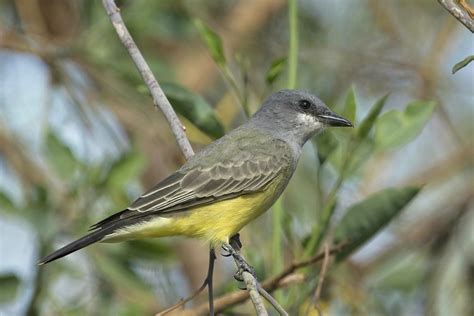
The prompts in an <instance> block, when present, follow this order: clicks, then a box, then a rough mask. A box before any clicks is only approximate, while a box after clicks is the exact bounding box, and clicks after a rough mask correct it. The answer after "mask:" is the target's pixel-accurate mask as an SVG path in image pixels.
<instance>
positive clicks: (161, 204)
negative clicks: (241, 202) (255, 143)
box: [92, 152, 290, 229]
mask: <svg viewBox="0 0 474 316" xmlns="http://www.w3.org/2000/svg"><path fill="white" fill-rule="evenodd" d="M251 156H252V157H251ZM256 156H257V157H255V155H248V153H247V152H242V155H240V156H234V157H232V159H227V160H224V161H221V162H219V163H218V164H216V165H213V166H210V167H202V166H201V165H200V164H197V165H196V166H194V167H191V168H187V169H184V168H182V169H180V170H178V171H177V172H175V173H174V174H172V175H170V176H169V177H167V178H166V179H165V180H163V181H161V182H160V183H158V184H157V185H155V186H154V187H153V188H152V189H150V190H149V191H147V192H145V193H144V194H143V195H142V196H141V197H139V198H138V199H137V200H135V201H134V202H133V203H132V204H131V205H130V207H129V208H128V209H126V210H124V211H122V212H120V213H117V214H114V215H112V216H110V217H109V218H106V219H105V220H103V221H101V222H99V223H97V224H96V225H94V226H93V227H92V229H97V228H102V227H106V226H108V225H112V224H114V223H116V222H117V221H120V220H123V219H125V218H131V217H134V218H135V217H136V218H141V217H143V216H147V214H150V212H153V214H157V215H163V216H165V215H166V214H168V213H174V212H178V211H183V210H186V209H189V208H190V207H195V206H198V205H205V204H209V203H212V202H214V201H219V200H225V199H229V198H232V197H235V196H238V195H242V194H248V193H253V192H258V191H261V190H263V189H264V188H265V187H266V185H268V184H269V183H270V182H271V181H272V180H273V179H275V177H276V176H277V175H278V174H279V173H280V171H281V168H287V167H288V164H289V160H290V159H289V158H288V156H287V155H282V156H278V157H277V156H275V155H273V152H266V153H259V154H258V155H256Z"/></svg>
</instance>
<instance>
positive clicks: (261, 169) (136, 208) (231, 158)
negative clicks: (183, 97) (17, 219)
mask: <svg viewBox="0 0 474 316" xmlns="http://www.w3.org/2000/svg"><path fill="white" fill-rule="evenodd" d="M328 126H352V124H351V122H349V121H348V120H346V119H345V118H343V117H340V116H338V115H337V114H335V113H334V112H332V111H331V110H329V108H328V107H327V106H326V105H325V104H324V103H323V102H322V101H321V100H320V99H318V98H317V97H315V96H314V95H312V94H309V93H306V92H302V91H297V90H282V91H279V92H276V93H274V94H272V95H271V96H270V97H268V99H267V100H266V101H265V102H264V103H263V105H262V107H261V108H260V109H259V110H258V111H257V112H256V113H255V114H254V115H253V116H252V117H251V118H250V119H249V120H248V121H247V122H246V123H245V124H243V125H241V126H240V127H238V128H236V129H235V130H233V131H231V132H230V133H228V134H227V135H225V136H224V137H222V138H220V139H218V140H216V141H215V142H213V143H212V144H210V145H209V146H207V147H206V148H204V149H203V150H202V151H200V152H198V153H197V154H196V155H194V156H193V157H191V158H190V159H189V160H188V161H187V162H186V163H185V164H184V165H183V166H182V167H181V168H179V169H178V170H176V171H175V172H174V173H173V174H171V175H170V176H168V177H167V178H165V179H164V180H163V181H161V182H159V183H158V184H157V185H155V186H154V187H153V188H151V189H150V190H148V191H147V192H145V193H144V194H143V195H142V196H140V197H139V198H138V199H137V200H136V201H135V202H133V203H132V204H131V205H130V206H129V207H128V208H127V209H125V210H123V211H120V212H118V213H115V214H113V215H111V216H109V217H107V218H105V219H104V220H102V221H100V222H98V223H97V224H95V225H93V226H92V227H91V232H89V234H87V235H85V236H84V237H82V238H80V239H78V240H76V241H73V242H71V243H70V244H68V245H66V246H64V247H62V248H60V249H59V250H56V251H55V252H53V253H52V254H50V255H48V256H46V257H44V258H42V259H41V260H40V261H39V264H45V263H48V262H51V261H53V260H56V259H58V258H61V257H64V256H66V255H68V254H70V253H72V252H74V251H76V250H79V249H81V248H84V247H86V246H89V245H91V244H93V243H96V242H118V241H123V240H130V239H141V238H152V237H165V236H176V235H182V236H187V237H193V238H201V239H205V240H207V241H209V243H210V245H211V247H217V246H219V245H228V243H229V239H230V238H231V237H232V236H234V235H236V234H237V233H238V232H239V231H240V230H241V229H242V227H244V226H245V225H246V224H248V223H249V222H250V221H251V220H253V219H255V218H256V217H258V216H259V215H261V214H262V213H263V212H265V211H266V210H267V209H269V208H270V207H271V206H272V204H273V203H274V202H275V201H276V200H277V199H278V197H279V196H280V195H281V193H282V192H283V190H284V189H285V187H286V186H287V184H288V181H289V180H290V178H291V176H292V175H293V173H294V171H295V169H296V165H297V163H298V160H299V158H300V155H301V151H302V147H303V145H304V144H305V143H306V141H307V140H308V139H309V138H311V137H312V136H313V135H315V134H317V133H319V132H321V131H322V130H324V129H325V128H326V127H328ZM226 249H228V247H227V248H226Z"/></svg>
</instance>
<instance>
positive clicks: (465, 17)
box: [438, 0, 474, 33]
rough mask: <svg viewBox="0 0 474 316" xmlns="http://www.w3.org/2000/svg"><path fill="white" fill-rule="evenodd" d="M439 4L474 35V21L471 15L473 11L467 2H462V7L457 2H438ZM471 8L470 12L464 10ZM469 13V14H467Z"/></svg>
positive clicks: (448, 0) (439, 0) (450, 0)
mask: <svg viewBox="0 0 474 316" xmlns="http://www.w3.org/2000/svg"><path fill="white" fill-rule="evenodd" d="M438 2H439V4H441V5H442V6H443V7H444V8H445V9H446V10H448V12H449V13H451V15H452V16H454V17H455V18H456V19H457V20H458V21H459V22H461V23H462V24H464V26H465V27H467V28H468V30H470V31H471V32H472V33H474V20H473V19H472V18H471V16H470V15H469V13H471V11H472V9H471V8H470V7H469V5H468V4H467V3H466V2H464V1H463V2H462V5H460V3H459V2H458V1H456V0H438ZM463 5H464V6H466V7H467V8H469V9H468V10H464V6H463ZM466 11H467V12H466Z"/></svg>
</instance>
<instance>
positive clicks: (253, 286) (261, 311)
mask: <svg viewBox="0 0 474 316" xmlns="http://www.w3.org/2000/svg"><path fill="white" fill-rule="evenodd" d="M242 278H243V279H244V283H245V286H246V287H247V291H248V294H249V296H250V299H251V300H252V303H253V306H254V307H255V311H256V312H257V315H258V316H268V313H267V310H266V309H265V305H263V301H262V297H261V296H260V293H259V292H258V287H259V285H258V284H257V280H256V279H255V278H254V277H253V275H252V274H251V273H249V272H247V271H244V272H243V273H242Z"/></svg>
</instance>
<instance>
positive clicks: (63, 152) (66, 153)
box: [46, 132, 79, 177]
mask: <svg viewBox="0 0 474 316" xmlns="http://www.w3.org/2000/svg"><path fill="white" fill-rule="evenodd" d="M46 156H47V158H48V161H49V163H50V164H51V165H52V166H53V168H54V169H55V170H56V171H57V172H58V175H60V176H63V177H70V176H71V175H72V174H73V173H74V171H75V170H76V168H77V167H78V166H79V162H78V161H77V160H76V158H75V157H74V155H73V154H72V152H71V150H70V149H69V147H67V146H66V145H64V144H63V143H62V142H61V141H60V140H59V139H58V138H57V137H56V135H54V134H53V133H52V132H50V133H48V135H47V137H46Z"/></svg>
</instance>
